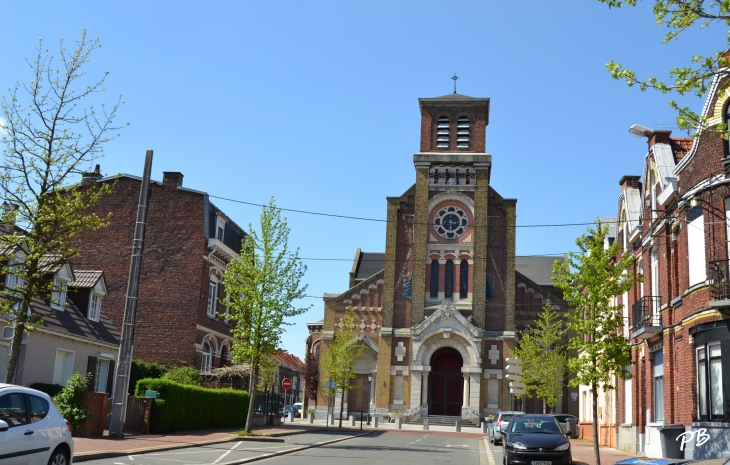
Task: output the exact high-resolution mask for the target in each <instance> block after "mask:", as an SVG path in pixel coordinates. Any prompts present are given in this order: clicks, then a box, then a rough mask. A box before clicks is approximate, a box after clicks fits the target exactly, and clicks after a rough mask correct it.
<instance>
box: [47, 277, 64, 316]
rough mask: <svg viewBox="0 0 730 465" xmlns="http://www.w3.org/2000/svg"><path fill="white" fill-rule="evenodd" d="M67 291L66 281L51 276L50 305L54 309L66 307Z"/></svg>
mask: <svg viewBox="0 0 730 465" xmlns="http://www.w3.org/2000/svg"><path fill="white" fill-rule="evenodd" d="M67 291H68V285H67V284H66V281H62V280H60V279H58V278H56V277H55V276H54V278H53V291H52V292H51V307H52V308H55V309H56V310H63V309H64V308H66V292H67Z"/></svg>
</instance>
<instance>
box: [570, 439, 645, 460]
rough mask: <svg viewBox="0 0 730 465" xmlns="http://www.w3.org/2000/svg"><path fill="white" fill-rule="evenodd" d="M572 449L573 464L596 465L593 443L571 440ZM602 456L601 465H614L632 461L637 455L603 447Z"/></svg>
mask: <svg viewBox="0 0 730 465" xmlns="http://www.w3.org/2000/svg"><path fill="white" fill-rule="evenodd" d="M570 448H571V449H573V462H576V463H585V464H588V465H595V463H596V460H595V455H594V453H593V442H592V441H587V440H585V439H571V440H570ZM599 453H600V454H601V465H612V464H613V463H614V462H618V461H620V460H626V459H631V458H634V457H637V456H636V455H632V454H629V453H627V452H622V451H620V450H618V449H614V448H612V447H607V446H601V448H600V449H599Z"/></svg>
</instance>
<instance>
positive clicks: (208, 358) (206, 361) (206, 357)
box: [200, 342, 213, 373]
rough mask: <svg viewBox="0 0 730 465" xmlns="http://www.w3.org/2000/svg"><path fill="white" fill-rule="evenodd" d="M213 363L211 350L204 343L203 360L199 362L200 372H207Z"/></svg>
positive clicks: (208, 345) (207, 344)
mask: <svg viewBox="0 0 730 465" xmlns="http://www.w3.org/2000/svg"><path fill="white" fill-rule="evenodd" d="M212 362H213V349H211V347H210V344H209V343H207V342H205V343H203V358H202V360H201V361H200V371H203V372H206V373H207V372H209V371H210V367H211V364H212Z"/></svg>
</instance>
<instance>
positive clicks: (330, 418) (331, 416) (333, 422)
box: [327, 413, 335, 425]
mask: <svg viewBox="0 0 730 465" xmlns="http://www.w3.org/2000/svg"><path fill="white" fill-rule="evenodd" d="M327 422H328V423H329V424H330V425H334V424H335V415H334V414H332V413H330V415H329V419H328V420H327Z"/></svg>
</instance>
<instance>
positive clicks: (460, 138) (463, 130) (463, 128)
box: [456, 117, 469, 148]
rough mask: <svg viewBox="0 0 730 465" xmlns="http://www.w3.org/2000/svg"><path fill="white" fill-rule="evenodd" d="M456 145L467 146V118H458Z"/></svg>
mask: <svg viewBox="0 0 730 465" xmlns="http://www.w3.org/2000/svg"><path fill="white" fill-rule="evenodd" d="M456 146H457V147H459V148H469V118H467V117H461V118H459V120H458V122H457V125H456Z"/></svg>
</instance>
